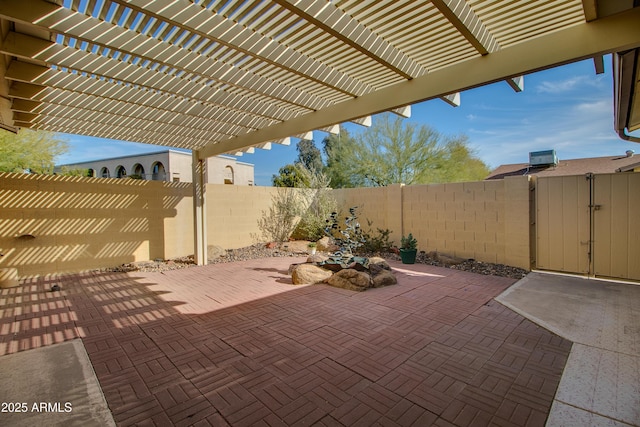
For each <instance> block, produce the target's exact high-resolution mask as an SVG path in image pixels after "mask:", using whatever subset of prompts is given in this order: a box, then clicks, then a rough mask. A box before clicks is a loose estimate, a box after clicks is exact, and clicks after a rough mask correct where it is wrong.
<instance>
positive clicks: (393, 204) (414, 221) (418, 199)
mask: <svg viewBox="0 0 640 427" xmlns="http://www.w3.org/2000/svg"><path fill="white" fill-rule="evenodd" d="M529 186H530V183H529V179H528V177H509V178H506V179H503V180H495V181H480V182H465V183H454V184H433V185H411V186H400V185H393V186H389V187H381V188H366V189H362V188H358V189H345V190H336V191H335V194H336V196H337V198H338V200H339V202H340V206H358V207H359V210H358V212H359V213H360V224H362V226H363V227H365V229H366V228H368V227H369V226H368V222H367V220H370V221H372V224H371V226H370V228H371V229H372V230H373V231H374V232H375V230H376V229H377V228H381V229H383V230H384V229H387V228H388V229H389V230H391V231H392V234H391V240H393V241H394V243H395V244H396V245H399V244H400V237H401V236H402V235H406V234H408V233H412V234H413V236H414V237H415V238H416V239H417V240H418V249H419V250H423V251H427V252H429V251H439V252H441V253H445V254H448V255H455V256H458V257H462V258H474V259H476V260H479V261H484V262H492V263H502V264H508V265H512V266H516V267H522V268H526V269H529V268H530V267H531V259H530V247H529V241H530V217H529V215H530V206H531V205H530V201H529V198H530V194H529V193H530V187H529Z"/></svg>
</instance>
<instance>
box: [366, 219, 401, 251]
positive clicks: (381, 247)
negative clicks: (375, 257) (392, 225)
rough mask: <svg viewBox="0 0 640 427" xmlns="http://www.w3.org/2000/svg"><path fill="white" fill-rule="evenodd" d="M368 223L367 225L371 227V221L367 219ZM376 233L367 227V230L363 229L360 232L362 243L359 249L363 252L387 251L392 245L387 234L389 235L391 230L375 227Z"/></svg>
mask: <svg viewBox="0 0 640 427" xmlns="http://www.w3.org/2000/svg"><path fill="white" fill-rule="evenodd" d="M367 222H368V223H369V227H371V221H367ZM376 230H377V231H376V234H374V232H373V231H372V230H371V228H369V231H364V232H363V233H362V237H363V239H364V243H363V244H362V247H361V248H360V250H361V251H362V252H365V253H382V252H389V250H390V249H391V248H392V247H393V241H390V240H389V236H390V235H391V230H389V229H388V228H386V229H384V230H383V229H381V228H376Z"/></svg>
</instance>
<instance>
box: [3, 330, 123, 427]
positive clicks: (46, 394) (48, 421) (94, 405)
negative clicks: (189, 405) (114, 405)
mask: <svg viewBox="0 0 640 427" xmlns="http://www.w3.org/2000/svg"><path fill="white" fill-rule="evenodd" d="M0 378H2V387H0V405H2V407H1V408H0V425H4V426H16V427H21V426H25V427H26V426H29V427H36V426H62V425H64V426H96V427H97V426H115V422H114V421H113V417H112V416H111V412H109V408H108V406H107V403H106V401H105V398H104V395H103V394H102V391H101V389H100V386H99V384H98V379H97V378H96V375H95V373H94V371H93V368H92V366H91V362H90V361H89V357H88V356H87V352H86V351H85V348H84V346H83V344H82V341H81V340H80V339H75V340H72V341H67V342H64V343H61V344H55V345H52V346H48V347H42V348H38V349H34V350H28V351H23V352H20V353H15V354H10V355H7V356H2V357H0Z"/></svg>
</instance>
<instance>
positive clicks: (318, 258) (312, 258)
mask: <svg viewBox="0 0 640 427" xmlns="http://www.w3.org/2000/svg"><path fill="white" fill-rule="evenodd" d="M327 259H329V257H328V256H326V255H324V254H320V253H318V252H316V253H315V254H313V255H309V257H308V258H307V262H309V263H319V262H322V261H326V260H327Z"/></svg>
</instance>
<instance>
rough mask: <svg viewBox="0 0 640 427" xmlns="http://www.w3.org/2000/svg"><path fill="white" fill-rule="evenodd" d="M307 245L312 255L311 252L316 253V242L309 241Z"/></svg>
mask: <svg viewBox="0 0 640 427" xmlns="http://www.w3.org/2000/svg"><path fill="white" fill-rule="evenodd" d="M307 246H308V247H309V253H310V254H311V255H313V254H315V253H316V249H317V247H318V245H317V244H316V242H311V243H309V244H308V245H307Z"/></svg>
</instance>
